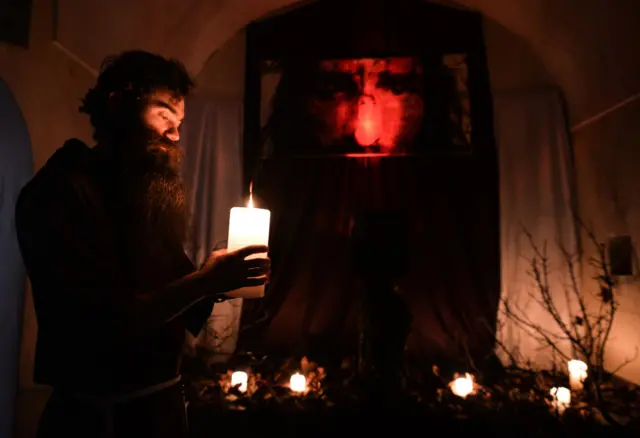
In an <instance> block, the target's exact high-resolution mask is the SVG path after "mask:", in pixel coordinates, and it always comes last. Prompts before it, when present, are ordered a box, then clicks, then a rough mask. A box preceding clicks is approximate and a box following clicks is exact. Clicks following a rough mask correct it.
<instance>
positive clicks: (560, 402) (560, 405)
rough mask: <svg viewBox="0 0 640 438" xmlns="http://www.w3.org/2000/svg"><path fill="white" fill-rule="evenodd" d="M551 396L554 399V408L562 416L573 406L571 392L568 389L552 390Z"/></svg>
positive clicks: (552, 404)
mask: <svg viewBox="0 0 640 438" xmlns="http://www.w3.org/2000/svg"><path fill="white" fill-rule="evenodd" d="M550 394H551V396H552V397H553V401H552V402H551V406H553V408H554V409H555V410H557V411H558V413H559V414H561V415H562V413H564V410H565V409H567V408H568V407H569V405H570V404H571V391H569V389H567V388H562V387H560V388H551V391H550Z"/></svg>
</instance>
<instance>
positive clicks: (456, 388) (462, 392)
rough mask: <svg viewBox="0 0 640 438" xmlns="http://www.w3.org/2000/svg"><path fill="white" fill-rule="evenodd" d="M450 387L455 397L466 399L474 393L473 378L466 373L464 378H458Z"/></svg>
mask: <svg viewBox="0 0 640 438" xmlns="http://www.w3.org/2000/svg"><path fill="white" fill-rule="evenodd" d="M449 386H450V387H451V391H452V392H453V393H454V394H455V395H457V396H458V397H462V398H466V397H467V396H468V395H469V394H472V393H473V392H474V389H473V386H474V384H473V376H472V375H471V374H469V373H466V374H465V375H464V377H458V378H457V379H455V380H454V381H453V382H451V383H449Z"/></svg>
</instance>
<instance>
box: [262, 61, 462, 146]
mask: <svg viewBox="0 0 640 438" xmlns="http://www.w3.org/2000/svg"><path fill="white" fill-rule="evenodd" d="M467 86H468V68H467V65H466V56H465V55H464V54H446V55H443V56H441V57H433V56H431V57H426V56H421V55H419V54H416V55H412V56H411V55H410V56H389V57H362V58H339V59H338V58H336V59H321V58H302V57H291V58H281V59H266V60H262V61H261V64H260V129H261V132H262V150H261V154H262V156H263V157H269V156H294V157H295V156H336V155H337V156H344V155H348V156H362V155H366V156H376V155H378V156H412V155H429V154H433V153H455V154H460V153H469V152H471V129H472V122H471V115H470V102H469V93H468V91H467Z"/></svg>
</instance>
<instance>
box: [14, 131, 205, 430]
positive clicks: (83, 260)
mask: <svg viewBox="0 0 640 438" xmlns="http://www.w3.org/2000/svg"><path fill="white" fill-rule="evenodd" d="M114 167H115V166H114V165H113V163H112V162H110V161H109V160H108V159H105V158H104V157H103V156H102V155H100V154H98V153H97V152H96V151H94V150H93V149H90V148H88V147H87V146H86V145H85V144H84V143H82V142H80V141H79V140H70V141H68V142H67V143H65V145H64V146H63V147H62V148H60V149H58V151H57V152H56V153H55V154H54V155H53V156H52V157H51V158H50V159H49V161H48V162H47V164H46V165H45V166H44V167H43V168H42V169H41V170H40V171H39V172H38V173H37V174H36V176H35V177H34V178H33V180H32V181H31V182H29V183H28V184H27V185H26V186H25V188H24V189H23V190H22V192H21V194H20V196H19V199H18V202H17V205H16V228H17V233H18V241H19V244H20V249H21V252H22V255H23V259H24V262H25V265H26V268H27V272H28V275H29V277H30V280H31V285H32V291H33V299H34V305H35V311H36V317H37V321H38V339H37V345H36V357H35V370H34V380H35V381H36V382H37V383H40V384H46V385H51V386H53V387H54V388H57V389H62V390H64V391H68V392H70V393H76V392H77V393H83V394H96V395H101V394H119V393H126V392H130V391H133V390H136V389H139V388H144V387H146V386H151V385H154V384H157V383H160V382H163V381H167V380H170V379H172V378H174V377H175V376H176V375H177V374H178V372H179V367H180V359H181V352H182V347H183V343H184V339H185V329H186V328H189V329H190V330H191V331H192V332H194V333H197V331H199V329H200V328H201V327H202V325H203V324H204V323H205V322H206V319H207V318H208V317H209V315H210V314H211V310H212V306H213V301H212V300H203V301H200V302H199V303H198V304H196V305H194V306H192V307H191V308H190V309H189V310H188V311H187V312H185V313H183V314H182V315H180V316H179V317H176V318H174V319H172V320H171V321H170V322H167V323H166V324H165V325H164V326H162V327H160V328H158V329H157V330H153V331H151V332H147V333H140V334H137V335H135V336H126V335H127V334H124V335H123V334H122V333H116V332H115V330H114V327H116V326H117V324H116V322H117V321H116V319H117V318H118V317H119V316H120V315H126V314H127V306H129V305H130V304H131V302H132V299H133V298H134V297H135V294H137V293H146V292H150V291H153V290H158V289H159V288H161V287H163V286H165V285H167V284H169V283H171V282H173V281H175V280H177V279H179V278H181V277H183V276H185V275H187V274H188V273H190V272H193V271H194V269H195V268H194V266H193V264H192V263H191V261H190V260H189V259H188V257H187V256H186V255H185V253H184V250H183V249H182V247H181V246H179V245H174V246H173V247H169V246H161V247H154V248H153V250H149V248H140V247H139V245H138V244H137V243H136V242H135V239H131V236H132V233H130V232H127V229H126V227H127V226H128V225H129V222H130V221H128V220H127V219H126V216H124V215H123V214H122V213H123V211H122V210H123V208H122V207H121V205H122V202H120V200H121V197H122V192H121V190H123V189H126V188H123V187H121V186H120V185H119V184H118V179H117V178H116V176H115V175H117V172H116V171H115V169H114ZM132 241H134V242H133V244H132ZM56 400H57V401H56ZM52 403H54V405H56V406H58V405H60V404H63V405H64V404H65V402H64V401H61V398H60V397H57V398H56V399H54V400H53V401H52ZM66 404H67V408H65V409H71V410H72V411H73V410H74V409H75V407H74V406H75V405H76V404H74V403H66ZM171 404H172V403H169V405H171ZM49 409H54V410H55V409H58V408H49ZM165 414H166V417H168V418H169V417H171V414H170V413H166V412H165V413H158V414H157V415H155V416H153V415H151V416H150V417H153V418H154V419H155V420H154V421H159V422H162V421H163V419H164V418H165ZM176 415H177V414H176ZM75 416H79V415H78V414H76V415H75ZM89 417H90V416H87V418H89ZM86 421H89V420H88V419H86ZM139 421H140V422H144V421H147V420H146V419H145V417H144V416H141V417H140V420H139ZM47 424H49V425H51V424H52V423H51V422H48V423H47ZM56 424H58V426H60V425H61V423H59V422H58V423H56ZM56 427H57V426H56ZM60 432H62V434H61V435H64V434H65V433H64V431H63V430H60ZM85 436H87V437H89V436H91V435H85ZM144 436H149V437H155V436H160V435H155V434H151V435H144ZM175 436H178V435H175Z"/></svg>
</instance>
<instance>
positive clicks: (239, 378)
mask: <svg viewBox="0 0 640 438" xmlns="http://www.w3.org/2000/svg"><path fill="white" fill-rule="evenodd" d="M248 381H249V376H248V375H247V373H245V372H244V371H235V372H234V373H233V374H231V387H234V386H237V385H240V386H238V391H240V392H246V391H247V382H248Z"/></svg>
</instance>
